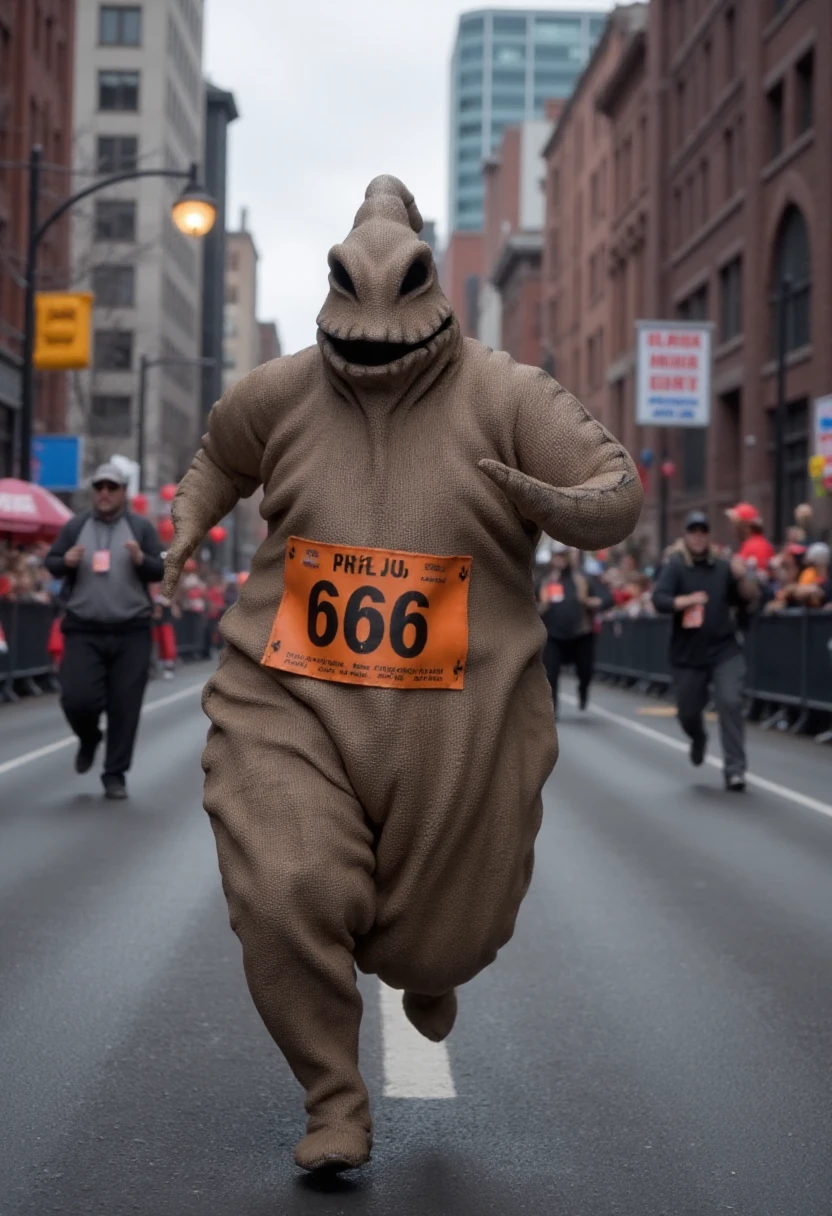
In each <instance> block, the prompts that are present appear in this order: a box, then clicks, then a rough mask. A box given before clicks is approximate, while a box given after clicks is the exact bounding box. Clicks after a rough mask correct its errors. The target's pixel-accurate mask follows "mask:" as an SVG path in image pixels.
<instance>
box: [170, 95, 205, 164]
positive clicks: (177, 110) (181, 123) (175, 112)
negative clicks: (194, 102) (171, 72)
mask: <svg viewBox="0 0 832 1216" xmlns="http://www.w3.org/2000/svg"><path fill="white" fill-rule="evenodd" d="M165 114H166V115H167V118H168V121H169V122H170V124H171V126H172V127H173V129H174V131H175V132H176V134H177V135H178V136H179V140H180V143H181V144H182V147H183V148H184V149H185V151H186V152H187V154H188V156H191V157H195V156H196V155H197V151H198V148H199V137H198V135H197V132H196V130H195V128H194V125H193V123H192V122H191V120H190V118H189V117H188V114H187V113H186V110H185V107H184V105H183V104H182V99H181V98H180V96H179V93H178V91H177V89H176V86H175V85H174V83H173V81H172V80H168V82H167V88H166V91H165Z"/></svg>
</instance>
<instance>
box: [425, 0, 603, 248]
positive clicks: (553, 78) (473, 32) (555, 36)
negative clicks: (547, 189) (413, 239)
mask: <svg viewBox="0 0 832 1216" xmlns="http://www.w3.org/2000/svg"><path fill="white" fill-rule="evenodd" d="M606 20H607V18H606V14H604V13H598V12H594V13H589V12H586V11H583V10H580V9H573V10H570V11H568V12H560V11H555V10H551V9H549V10H531V11H524V10H522V9H487V10H486V9H483V10H479V11H477V12H471V13H463V15H462V16H461V17H460V19H459V29H458V31H457V37H456V44H455V46H454V53H453V59H452V66H451V141H450V147H451V165H450V192H451V198H450V211H449V217H450V226H451V231H452V232H453V231H456V230H458V229H462V230H464V231H468V232H476V231H479V229H481V228H482V219H483V216H482V173H481V165H482V161H483V158H484V157H486V156H488V155H489V153H490V152H491V150H492V149H493V147H494V145H495V144H497V143H499V142H500V137H501V135H502V132H503V127H505V126H508V125H509V124H512V123H519V122H522V121H523V120H524V119H527V118H541V117H542V116H543V107H544V103H545V102H546V101H547V100H548V99H549V98H566V97H568V96H569V94H570V93H571V92H572V89H573V88H574V86H575V83H576V81H577V79H578V77H579V76H580V74H581V72H582V71H583V69H584V66H585V64H586V62H587V60H588V59H589V55H590V52H591V51H592V48H593V47H594V46H595V43H596V42H597V41H598V39H599V37H600V36H601V32H602V30H603V28H604V25H605V23H606Z"/></svg>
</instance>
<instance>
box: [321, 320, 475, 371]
mask: <svg viewBox="0 0 832 1216" xmlns="http://www.w3.org/2000/svg"><path fill="white" fill-rule="evenodd" d="M452 321H453V315H451V316H448V317H446V318H445V320H444V321H443V322H442V324H441V325H440V326H439V328H438V329H436V330H434V332H433V333H432V334H430V335H429V336H428V337H427V338H423V339H422V341H421V342H373V341H371V340H370V339H369V338H354V339H346V338H333V337H332V335H331V334H327V335H326V338H327V341H328V342H329V344H330V345H331V346H332V349H333V350H334V351H335V352H336V354H339V355H340V356H341V358H342V359H344V360H345V361H346V362H347V363H354V364H356V365H358V366H360V367H384V366H385V365H386V364H387V363H396V362H397V361H398V360H399V359H403V358H404V357H405V355H410V354H412V353H413V351H415V350H422V349H423V348H424V347H426V346H427V345H428V344H429V343H431V342H432V341H433V340H434V338H438V337H439V335H440V334H441V333H443V332H444V331H445V330H446V329H448V328H449V326H450V325H451V322H452Z"/></svg>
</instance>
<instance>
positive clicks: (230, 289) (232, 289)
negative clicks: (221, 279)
mask: <svg viewBox="0 0 832 1216" xmlns="http://www.w3.org/2000/svg"><path fill="white" fill-rule="evenodd" d="M237 300H238V293H237V284H236V283H226V285H225V302H226V304H236V303H237Z"/></svg>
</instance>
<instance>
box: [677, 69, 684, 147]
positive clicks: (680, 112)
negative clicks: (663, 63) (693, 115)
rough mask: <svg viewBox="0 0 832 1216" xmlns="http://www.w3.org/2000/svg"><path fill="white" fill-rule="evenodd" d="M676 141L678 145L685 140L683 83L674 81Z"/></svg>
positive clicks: (682, 81)
mask: <svg viewBox="0 0 832 1216" xmlns="http://www.w3.org/2000/svg"><path fill="white" fill-rule="evenodd" d="M676 139H677V141H678V143H679V144H682V143H684V139H685V82H684V80H677V81H676Z"/></svg>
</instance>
